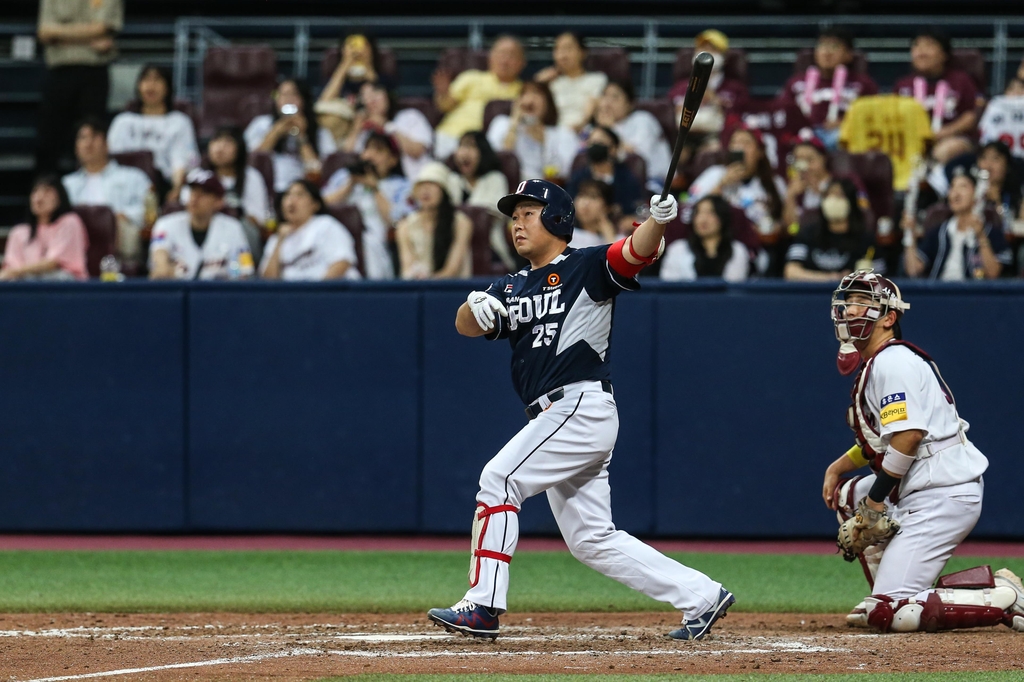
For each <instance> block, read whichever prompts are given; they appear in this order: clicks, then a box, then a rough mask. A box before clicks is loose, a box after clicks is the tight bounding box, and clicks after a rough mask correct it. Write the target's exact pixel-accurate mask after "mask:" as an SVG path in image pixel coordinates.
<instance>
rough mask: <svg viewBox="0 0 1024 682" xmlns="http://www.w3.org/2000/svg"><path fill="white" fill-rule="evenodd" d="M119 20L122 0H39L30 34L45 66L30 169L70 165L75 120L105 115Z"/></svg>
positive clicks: (121, 19)
mask: <svg viewBox="0 0 1024 682" xmlns="http://www.w3.org/2000/svg"><path fill="white" fill-rule="evenodd" d="M123 24H124V2H123V0H41V1H40V3H39V27H38V29H37V30H36V35H37V36H38V37H39V42H40V43H42V44H43V46H45V48H46V49H45V50H44V52H43V55H44V58H45V62H46V71H45V75H44V77H43V88H42V90H43V91H42V100H41V102H40V107H39V120H38V122H37V124H38V125H37V129H36V172H39V173H54V172H57V171H58V170H60V171H62V172H67V171H70V170H72V169H73V168H74V161H73V156H72V150H73V140H74V136H75V127H74V126H75V122H76V121H79V120H81V119H83V118H85V117H86V116H96V117H100V118H105V117H106V115H107V95H108V93H109V90H110V77H109V65H110V63H111V62H112V61H113V60H114V59H115V58H116V57H117V47H116V44H115V42H114V36H115V35H116V34H117V33H118V31H120V30H121V28H122V26H123Z"/></svg>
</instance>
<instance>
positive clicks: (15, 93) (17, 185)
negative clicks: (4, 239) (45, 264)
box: [0, 59, 43, 227]
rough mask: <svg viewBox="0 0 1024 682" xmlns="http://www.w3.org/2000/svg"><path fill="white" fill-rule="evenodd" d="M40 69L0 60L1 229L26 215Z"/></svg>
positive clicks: (22, 62)
mask: <svg viewBox="0 0 1024 682" xmlns="http://www.w3.org/2000/svg"><path fill="white" fill-rule="evenodd" d="M42 76H43V66H42V64H40V63H38V62H24V61H15V60H10V59H3V60H0V227H9V226H11V225H14V224H15V223H16V222H19V221H20V220H21V219H22V218H23V217H24V214H25V208H26V206H27V204H28V193H29V189H30V185H31V182H32V173H31V171H32V169H33V167H34V165H35V156H34V150H35V135H36V130H35V121H36V117H37V116H38V112H39V100H40V92H41V90H40V88H41V86H42Z"/></svg>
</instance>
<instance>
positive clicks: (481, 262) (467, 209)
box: [459, 205, 494, 276]
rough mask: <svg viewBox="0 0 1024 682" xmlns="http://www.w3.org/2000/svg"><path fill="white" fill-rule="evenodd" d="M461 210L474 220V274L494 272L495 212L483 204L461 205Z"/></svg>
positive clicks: (484, 274) (481, 274)
mask: <svg viewBox="0 0 1024 682" xmlns="http://www.w3.org/2000/svg"><path fill="white" fill-rule="evenodd" d="M459 210H460V211H462V212H463V213H465V214H466V215H467V216H469V219H470V220H472V221H473V240H472V247H471V248H472V252H473V275H474V276H486V275H490V274H492V259H493V256H492V254H491V226H492V225H494V214H493V213H491V212H490V211H488V210H487V209H486V208H484V207H482V206H468V205H467V206H460V207H459Z"/></svg>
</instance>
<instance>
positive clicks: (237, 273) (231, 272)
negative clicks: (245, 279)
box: [228, 251, 242, 279]
mask: <svg viewBox="0 0 1024 682" xmlns="http://www.w3.org/2000/svg"><path fill="white" fill-rule="evenodd" d="M241 277H242V266H241V264H240V263H239V262H238V252H237V251H235V252H234V253H233V254H232V256H231V261H230V262H229V263H228V279H240V278H241Z"/></svg>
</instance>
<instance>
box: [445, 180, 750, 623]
mask: <svg viewBox="0 0 1024 682" xmlns="http://www.w3.org/2000/svg"><path fill="white" fill-rule="evenodd" d="M498 209H499V210H500V211H501V212H502V213H504V214H505V215H507V216H509V217H511V218H512V223H513V224H512V233H513V238H514V242H515V248H516V251H518V252H519V254H520V255H521V256H523V257H524V258H526V259H527V260H529V261H530V267H529V268H526V269H523V270H521V271H519V272H517V273H515V274H511V275H507V276H505V277H503V278H501V279H500V280H498V281H497V282H495V283H494V284H492V285H491V286H490V287H488V288H487V290H486V291H474V292H472V293H470V294H469V298H468V300H467V301H466V303H463V304H462V306H461V307H460V308H459V311H458V314H457V316H456V319H455V327H456V329H457V330H458V332H459V333H460V334H463V335H464V336H484V337H485V338H487V339H489V340H495V339H508V340H509V342H510V343H511V346H512V381H513V384H514V386H515V389H516V392H517V393H518V394H519V397H520V398H521V399H522V400H523V403H524V404H526V405H527V407H526V414H527V416H528V418H529V421H528V423H527V424H526V426H524V427H523V429H522V430H521V431H519V433H517V434H516V435H515V436H514V437H513V438H512V440H510V441H509V442H508V444H507V445H506V446H505V447H504V448H502V449H501V451H500V452H499V453H498V454H497V455H496V456H495V457H494V458H493V459H492V460H491V461H490V462H488V463H487V465H486V466H485V467H484V470H483V473H482V474H481V475H480V492H479V493H477V496H476V500H477V505H476V513H475V514H474V517H473V526H472V555H471V557H470V571H469V583H470V588H469V591H468V592H467V593H466V596H465V598H464V599H463V600H462V601H460V602H458V603H457V604H455V605H454V606H452V607H451V608H447V609H431V610H430V611H429V613H428V617H429V618H430V620H432V621H434V622H435V623H437V624H438V625H441V626H443V627H444V628H445V629H446V630H448V631H450V632H459V633H462V634H465V635H472V636H475V637H485V638H491V639H493V638H495V637H497V636H498V616H499V615H501V614H502V613H504V612H505V609H506V594H507V592H508V585H509V564H510V563H511V561H512V557H513V555H514V554H515V550H516V543H517V542H518V540H519V518H518V513H519V510H520V508H521V507H522V504H523V501H524V500H526V499H527V498H529V497H532V496H534V495H536V494H538V493H541V492H547V497H548V503H549V504H550V505H551V511H552V513H553V514H554V517H555V520H556V521H557V522H558V528H559V530H560V531H561V533H562V537H563V538H565V542H566V544H567V545H568V546H569V550H570V551H571V552H572V554H573V556H575V557H576V558H577V559H579V560H580V561H582V562H583V563H585V564H586V565H587V566H590V567H591V568H593V569H594V570H597V571H599V572H601V573H603V574H604V575H606V576H608V577H609V578H613V579H615V580H618V581H619V582H621V583H623V584H624V585H628V586H629V587H631V588H633V589H635V590H639V591H640V592H642V593H644V594H646V595H648V596H650V597H653V598H654V599H658V600H660V601H664V602H668V603H670V604H672V605H673V606H675V607H676V608H677V609H679V610H680V611H682V613H683V626H682V627H681V628H679V629H676V630H673V631H672V632H670V633H669V636H671V637H673V638H675V639H687V640H694V639H701V638H703V637H704V636H705V635H706V634H707V632H708V631H709V630H710V629H711V626H712V625H713V624H714V622H715V621H716V620H717V619H718V618H721V617H722V616H724V615H725V612H726V609H728V608H729V607H730V606H731V605H732V604H733V602H734V601H735V599H734V597H733V595H732V594H731V593H730V592H729V591H728V590H726V589H725V588H723V587H722V586H721V585H720V584H719V583H717V582H715V581H713V580H711V579H710V578H708V577H707V576H706V575H704V574H702V573H700V572H698V571H695V570H693V569H691V568H687V567H686V566H683V565H681V564H679V563H677V562H676V561H673V560H672V559H669V558H668V557H666V556H664V555H663V554H661V553H659V552H657V551H656V550H654V549H653V548H651V547H649V546H647V545H645V544H644V543H642V542H640V541H639V540H637V539H636V538H634V537H633V536H631V535H629V534H628V533H626V532H624V531H621V530H617V529H616V528H615V525H614V524H613V523H612V512H611V488H610V487H609V483H608V464H609V463H610V461H611V457H612V450H613V448H614V447H615V439H616V436H617V432H618V426H619V424H618V414H617V411H616V406H615V398H614V393H613V389H612V383H611V373H610V357H609V346H610V342H611V329H612V313H613V310H614V307H615V297H616V296H617V295H618V294H619V293H621V292H623V291H634V290H636V289H639V287H640V285H639V284H638V283H637V281H636V275H637V273H639V272H640V270H641V269H642V268H643V267H644V266H645V265H648V264H650V263H653V262H654V261H655V260H656V259H657V257H658V256H659V255H661V252H662V251H663V250H664V243H665V242H664V239H663V236H664V233H665V223H668V222H669V221H671V220H672V219H673V218H674V217H675V216H676V212H677V210H678V207H677V205H676V200H675V198H674V197H671V196H669V197H665V198H664V200H662V201H660V202H659V201H656V198H655V199H652V201H651V217H650V218H648V219H647V220H646V221H645V222H644V223H643V224H642V225H639V226H638V227H637V228H636V230H635V231H634V232H633V234H632V236H630V237H627V238H626V239H623V240H621V241H618V242H616V243H614V244H612V245H610V246H609V245H603V246H595V247H591V248H586V249H572V248H568V242H569V240H570V239H571V238H572V230H573V222H574V219H575V208H574V207H573V203H572V199H571V198H570V197H569V194H568V193H567V192H566V191H565V190H563V189H562V188H561V187H559V186H558V185H555V184H553V183H550V182H547V181H545V180H526V181H524V182H521V183H520V184H519V187H518V188H517V189H516V192H515V194H510V195H507V196H505V197H503V198H502V199H501V200H500V201H499V202H498Z"/></svg>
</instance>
